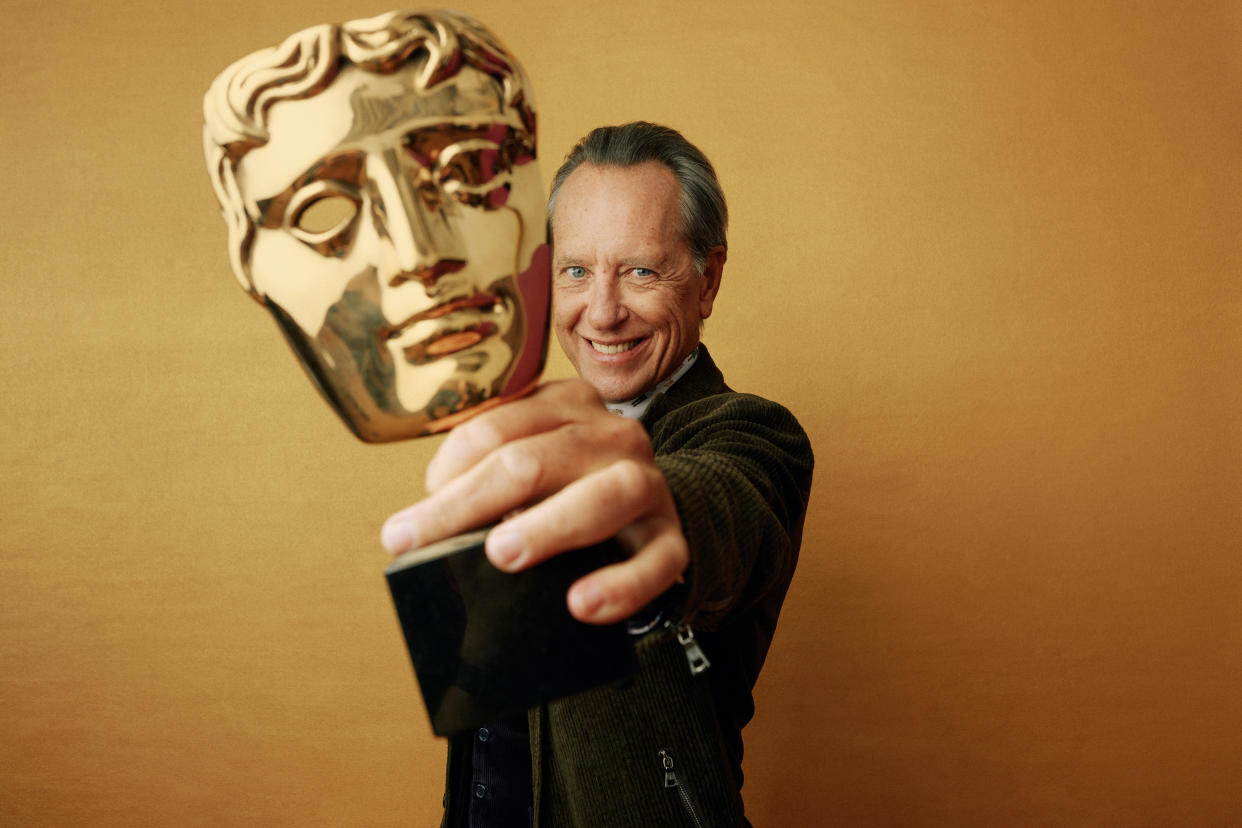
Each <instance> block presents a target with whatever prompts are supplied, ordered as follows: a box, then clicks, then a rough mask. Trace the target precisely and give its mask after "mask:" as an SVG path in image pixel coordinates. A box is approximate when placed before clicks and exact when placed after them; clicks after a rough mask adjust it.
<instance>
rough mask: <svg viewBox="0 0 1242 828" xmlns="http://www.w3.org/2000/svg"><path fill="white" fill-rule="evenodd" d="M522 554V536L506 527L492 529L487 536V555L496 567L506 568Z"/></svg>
mask: <svg viewBox="0 0 1242 828" xmlns="http://www.w3.org/2000/svg"><path fill="white" fill-rule="evenodd" d="M521 554H522V536H521V535H519V534H518V533H517V532H513V531H510V530H508V529H493V530H492V531H491V532H490V533H489V534H488V536H487V557H488V558H490V559H491V561H492V564H494V565H495V567H496V568H497V569H507V568H509V567H510V566H512V565H513V562H514V561H516V560H517V559H518V556H519V555H521Z"/></svg>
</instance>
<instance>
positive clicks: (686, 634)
mask: <svg viewBox="0 0 1242 828" xmlns="http://www.w3.org/2000/svg"><path fill="white" fill-rule="evenodd" d="M677 643H678V644H680V645H681V646H682V649H684V650H685V651H686V662H687V663H688V664H689V665H690V675H692V676H697V675H698V674H699V673H701V672H703V671H704V670H706V669H707V668H708V667H711V666H712V663H711V662H710V661H709V660H708V659H707V654H706V653H704V652H703V648H702V647H700V646H699V642H698V641H696V640H695V638H694V630H692V629H690V627H689V626H688V625H686V624H678V625H677Z"/></svg>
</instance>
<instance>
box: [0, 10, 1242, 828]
mask: <svg viewBox="0 0 1242 828" xmlns="http://www.w3.org/2000/svg"><path fill="white" fill-rule="evenodd" d="M619 5H620V4H619ZM624 5H626V6H628V8H626V9H625V10H624V11H623V10H606V9H603V8H596V7H595V6H594V5H593V4H584V3H570V2H564V1H563V0H548V1H546V2H539V1H536V0H532V1H531V2H524V3H511V2H501V0H478V2H468V3H463V5H462V7H463V8H465V9H466V10H468V11H471V12H473V13H475V14H476V15H478V16H479V17H481V18H483V19H484V20H486V21H487V22H489V23H490V24H491V25H492V26H493V27H494V28H495V29H496V30H497V31H498V32H499V33H500V35H501V37H502V38H503V39H504V40H505V41H506V42H508V43H509V44H510V45H511V46H512V47H513V48H514V49H515V50H516V51H517V52H518V53H519V54H520V55H521V56H522V57H523V59H524V62H525V64H526V67H527V69H528V71H529V73H530V74H531V76H532V78H533V80H534V83H535V87H536V90H537V97H538V102H539V104H540V113H541V124H542V127H543V128H542V131H541V134H540V151H541V154H542V157H543V164H544V174H545V176H550V175H551V172H552V170H553V168H554V167H555V165H556V163H557V162H558V160H559V159H560V158H561V157H562V156H563V154H564V153H565V151H566V150H567V149H568V147H569V145H570V144H571V142H572V141H573V139H575V138H576V137H577V136H579V135H580V134H582V133H583V132H585V131H586V130H587V129H589V128H590V127H592V126H594V125H597V124H599V123H615V122H619V121H622V120H628V119H632V118H638V117H643V118H648V119H652V120H658V121H665V122H668V123H671V124H674V125H676V126H678V127H680V128H682V129H683V130H684V131H685V132H686V133H687V135H688V136H689V137H690V138H691V139H693V140H695V141H696V142H699V143H700V144H701V145H702V146H703V147H704V149H705V150H706V151H707V153H708V154H709V155H710V156H711V157H712V158H713V159H715V160H716V161H717V162H718V165H719V170H720V174H721V177H722V178H723V181H724V185H725V187H726V190H727V192H728V194H729V196H730V200H731V205H732V209H733V216H734V221H733V230H732V234H731V242H732V244H731V254H730V259H729V265H728V267H727V269H726V272H725V282H724V288H723V292H722V296H721V299H720V301H719V303H718V306H717V313H716V315H715V316H714V317H713V318H712V320H711V321H710V323H709V325H708V330H707V341H708V342H709V343H710V345H711V347H712V348H713V352H714V353H715V355H716V357H717V359H718V361H719V362H720V363H721V364H722V365H723V366H724V368H725V371H726V374H727V376H728V377H729V379H730V380H731V381H732V383H733V384H734V385H735V386H736V387H738V388H741V389H745V390H750V391H755V392H758V393H762V394H765V395H768V396H771V397H774V398H777V399H780V400H782V401H784V402H785V403H786V404H788V405H789V406H790V407H791V408H792V409H793V410H794V411H795V413H797V414H798V416H799V417H800V418H801V419H802V421H803V423H804V424H805V425H806V427H807V429H808V431H809V432H810V434H811V437H812V440H813V442H814V444H815V448H816V454H817V458H818V470H817V480H816V488H815V493H814V497H813V500H812V504H811V513H810V517H809V520H808V524H807V534H806V543H805V545H804V550H803V560H802V564H801V567H800V571H799V574H798V578H797V580H796V582H795V584H794V587H793V589H792V591H791V593H790V596H789V601H788V603H787V608H786V612H785V615H784V618H783V620H782V625H781V629H780V631H779V634H778V637H777V640H776V643H775V645H774V649H773V651H772V656H771V659H770V663H769V667H768V669H767V671H766V672H765V674H764V676H763V678H762V680H761V682H760V685H759V688H758V700H759V709H760V712H759V715H758V717H757V719H756V721H755V722H754V724H753V725H752V726H751V727H750V728H749V729H748V731H747V757H746V770H747V781H746V787H745V794H746V798H747V802H748V805H749V812H750V814H751V817H752V819H753V820H754V821H755V822H756V824H757V825H759V826H801V825H861V826H884V825H1055V824H1077V825H1086V824H1092V825H1094V824H1114V825H1169V824H1199V825H1213V824H1224V823H1226V822H1229V821H1234V820H1236V819H1237V818H1238V817H1239V815H1240V814H1242V792H1240V789H1239V786H1238V779H1237V777H1238V771H1239V767H1242V703H1240V702H1239V696H1240V693H1239V687H1240V686H1242V656H1240V655H1239V653H1242V606H1240V605H1242V602H1240V601H1239V597H1240V595H1239V593H1240V588H1242V570H1240V567H1239V563H1238V557H1239V552H1240V551H1242V411H1240V408H1242V393H1240V392H1239V378H1240V376H1242V340H1240V336H1242V288H1240V286H1239V273H1240V272H1242V255H1240V254H1239V241H1240V240H1242V106H1240V103H1242V51H1240V50H1242V46H1240V45H1239V44H1242V12H1240V11H1239V6H1238V4H1237V3H1235V2H1229V1H1228V0H1222V2H1190V3H1181V2H1178V3H1174V2H1166V3H1156V2H1146V3H1145V2H1139V3H1089V4H1084V3H1079V2H1077V1H1076V0H1074V1H1073V2H1071V1H1070V0H1058V2H1051V3H1039V4H1031V3H1016V2H1015V3H996V2H973V3H972V2H935V3H925V2H919V1H918V0H884V1H883V2H876V1H875V0H824V2H819V3H814V4H812V3H804V2H801V0H770V1H769V2H764V3H752V2H738V1H736V0H734V1H731V2H713V3H708V2H694V3H689V2H676V0H674V2H669V0H641V2H636V3H630V4H624ZM811 6H814V7H815V9H816V10H814V11H807V10H806V9H807V8H810V7H811ZM386 8H387V7H386V6H383V5H375V4H373V3H366V4H364V3H361V2H351V1H350V0H341V2H328V1H327V0H302V2H296V3H295V2H292V1H291V0H281V1H280V2H273V3H254V4H247V3H241V2H238V0H219V1H218V2H213V3H188V2H175V3H172V4H168V3H164V2H155V0H132V1H131V2H106V1H105V2H98V3H87V2H85V0H72V1H71V2H68V3H46V2H33V0H5V2H4V5H3V11H4V19H5V27H6V36H5V38H4V41H3V45H2V46H0V58H2V65H3V66H4V67H5V82H4V84H3V85H2V91H0V96H2V97H0V101H2V102H3V113H4V117H3V125H2V126H0V136H2V145H0V149H2V152H0V174H2V175H0V180H2V181H3V183H4V188H5V192H6V197H5V198H4V199H3V202H2V204H0V211H2V212H0V216H2V218H3V223H2V225H0V226H2V227H3V245H2V250H3V268H4V271H3V272H4V278H3V281H2V282H0V320H2V322H3V326H2V328H0V336H2V337H3V351H2V356H0V365H2V366H3V373H2V374H0V383H2V385H0V389H2V390H3V400H4V402H3V411H4V418H5V419H4V424H5V428H4V436H3V438H2V439H0V452H2V453H0V469H2V471H0V486H2V491H0V493H2V495H3V519H0V548H2V551H3V556H2V559H0V567H2V570H0V769H2V770H0V780H3V781H0V823H2V824H5V825H19V824H20V825H67V824H87V825H132V824H170V825H171V824H178V825H182V824H186V825H206V824H212V825H251V824H299V825H431V824H434V823H435V822H436V821H437V820H438V818H439V812H440V785H441V777H442V752H443V748H442V744H441V743H440V742H439V741H437V740H435V739H434V738H433V737H432V736H431V734H430V731H429V729H428V727H427V725H426V724H425V721H424V719H423V713H422V711H421V708H420V702H419V699H418V696H417V691H416V689H415V685H414V681H413V678H412V674H411V671H410V668H409V666H408V664H407V662H406V657H405V654H404V651H403V649H402V645H401V643H400V639H399V634H398V631H397V627H396V623H395V620H394V619H393V617H392V614H391V610H390V608H389V605H388V598H387V594H386V592H385V590H384V586H383V581H382V578H381V569H382V566H383V564H384V560H385V558H384V556H383V554H382V552H381V550H380V547H379V543H378V539H377V538H378V535H377V533H378V527H379V525H380V522H381V521H382V519H383V518H384V517H385V516H386V515H387V514H388V513H389V512H390V511H392V510H394V509H396V508H398V507H400V506H402V505H405V504H406V503H408V502H410V501H412V500H413V499H415V498H417V497H418V496H420V494H421V493H422V469H423V468H424V466H425V463H426V461H427V459H428V457H429V455H430V452H431V451H432V450H433V448H434V445H435V443H434V441H431V442H420V443H416V444H415V443H410V444H405V445H396V446H387V447H374V446H366V445H363V444H361V443H358V442H357V441H355V440H354V438H353V437H351V436H350V435H349V434H348V432H346V430H345V429H344V427H343V426H342V425H340V423H338V422H337V421H336V420H335V418H334V416H333V415H332V414H331V413H330V412H329V410H328V408H327V407H326V406H324V405H323V404H322V403H321V402H320V401H319V400H318V399H317V397H316V396H315V395H314V392H313V391H312V389H311V386H310V385H309V383H307V382H306V380H305V379H304V378H303V377H302V375H301V372H300V371H299V370H298V368H297V367H296V365H295V362H294V360H293V358H292V356H291V354H290V353H288V351H287V349H286V347H285V346H284V344H283V343H282V342H281V341H280V338H279V335H278V334H277V332H276V329H275V327H274V325H272V324H271V322H270V321H269V320H268V318H267V317H266V315H265V314H263V313H262V312H261V310H260V309H259V308H258V307H257V306H255V305H252V304H251V303H250V302H249V301H248V300H247V299H246V298H245V296H244V295H243V294H242V293H241V291H240V290H239V289H238V288H237V286H236V285H235V283H234V282H233V279H232V277H231V275H230V274H229V272H228V267H227V260H226V257H225V251H224V227H223V224H222V223H221V222H220V220H219V218H218V214H217V212H216V208H215V205H214V202H213V199H212V196H211V192H210V188H209V186H208V182H207V178H206V174H205V173H204V170H203V163H202V161H201V153H200V149H199V124H200V114H199V105H200V99H201V95H202V93H203V91H204V90H205V88H206V86H207V84H208V82H209V81H210V80H211V78H212V77H213V76H214V75H215V73H216V72H217V71H219V70H220V69H222V68H223V67H224V66H225V65H226V64H227V63H229V62H231V61H232V60H233V59H235V58H237V57H239V56H241V55H242V54H244V53H246V52H249V51H251V50H253V49H256V48H259V47H262V46H265V45H270V44H272V43H275V42H277V41H278V40H279V39H281V38H283V37H284V36H285V35H286V34H288V33H290V32H292V31H293V30H295V29H298V28H301V27H303V26H306V25H311V24H314V23H319V22H326V21H330V20H344V19H349V18H352V17H360V16H369V15H372V14H376V13H379V12H381V11H385V10H386ZM566 372H567V368H566V364H565V363H564V361H563V360H559V359H558V361H556V362H555V363H554V365H553V370H552V371H551V374H552V375H553V376H563V375H565V374H566ZM1231 818H1232V819H1231Z"/></svg>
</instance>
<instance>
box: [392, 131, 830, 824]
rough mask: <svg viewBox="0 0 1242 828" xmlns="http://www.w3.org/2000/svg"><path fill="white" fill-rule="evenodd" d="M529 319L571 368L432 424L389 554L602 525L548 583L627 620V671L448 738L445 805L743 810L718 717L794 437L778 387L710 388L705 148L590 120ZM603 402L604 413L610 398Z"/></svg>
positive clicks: (731, 738)
mask: <svg viewBox="0 0 1242 828" xmlns="http://www.w3.org/2000/svg"><path fill="white" fill-rule="evenodd" d="M548 216H549V222H550V226H551V229H552V242H553V268H552V269H553V274H552V286H553V287H552V291H553V327H554V328H555V330H556V333H557V337H558V340H559V342H560V345H561V347H562V348H563V349H564V351H565V353H566V354H567V355H568V357H569V359H570V361H571V362H572V363H573V365H574V367H575V368H576V369H577V371H578V373H579V374H580V376H581V379H578V380H571V381H566V382H559V383H549V384H545V385H543V386H541V387H540V388H538V389H537V390H536V391H535V392H534V393H533V394H531V395H530V396H528V397H525V398H523V399H520V400H516V401H514V402H510V403H507V404H506V405H504V406H503V407H501V408H497V409H495V410H492V411H488V412H485V413H483V414H481V415H479V416H478V417H475V418H472V419H471V420H469V421H467V422H465V423H463V424H462V425H460V426H458V427H457V428H455V429H454V430H453V431H452V432H451V433H450V434H449V436H448V438H447V439H446V440H445V442H444V444H443V445H442V446H441V448H440V450H439V451H438V452H437V455H436V457H435V458H434V460H433V461H432V463H431V465H430V466H429V467H428V471H427V484H428V490H429V491H430V492H431V494H430V496H429V497H428V498H427V499H426V500H424V501H422V502H420V503H417V504H415V505H414V506H411V507H409V508H408V509H405V510H402V511H401V512H399V513H397V514H395V515H393V516H392V517H391V518H389V520H388V521H387V523H386V524H385V526H384V529H383V540H384V544H385V546H386V547H387V548H388V549H389V551H390V552H392V553H394V554H396V553H400V552H403V551H405V550H406V549H409V548H411V547H413V546H418V545H421V544H426V543H430V542H432V541H435V540H439V539H441V538H444V537H448V536H450V535H453V534H456V533H458V532H461V531H465V530H467V529H470V528H473V527H476V526H479V525H483V524H486V523H488V522H493V521H500V523H499V525H498V526H497V527H496V528H495V529H493V530H492V532H491V533H490V534H489V536H488V538H487V542H486V549H487V554H488V557H489V558H490V560H491V561H492V562H493V563H494V564H495V565H496V566H497V567H499V568H501V569H504V570H518V569H523V568H526V567H530V566H534V565H537V564H538V563H539V562H540V561H543V560H546V559H548V558H549V557H551V556H553V555H556V554H560V553H562V552H565V551H568V550H573V549H576V548H579V547H582V546H585V545H587V544H591V543H595V542H599V541H603V540H606V539H608V538H613V537H615V538H617V539H618V540H619V541H620V542H621V544H622V545H623V546H624V547H625V548H626V549H627V550H628V552H629V553H630V557H629V558H628V559H626V560H624V561H622V562H620V563H617V564H613V565H611V566H608V567H605V568H603V569H600V570H598V571H596V572H593V573H591V574H588V575H586V576H585V577H583V578H582V579H580V580H579V581H578V582H577V583H575V584H574V585H573V586H572V587H571V588H570V591H569V594H568V596H567V598H566V600H567V601H568V604H569V608H570V611H571V613H572V614H573V615H574V616H575V617H577V618H579V619H580V620H583V621H586V622H589V623H612V622H615V621H620V620H627V621H628V624H629V627H630V630H631V634H632V635H633V636H634V642H635V649H636V651H637V653H638V657H639V673H638V676H637V677H636V678H635V680H634V681H632V682H630V683H628V684H626V685H624V686H605V687H601V688H597V689H595V690H590V691H587V692H585V693H581V694H578V695H576V696H572V697H569V698H566V699H561V700H558V701H553V702H549V703H547V704H544V705H541V706H540V707H538V708H535V709H533V710H531V711H529V712H528V715H527V716H526V717H525V719H524V720H519V721H513V722H502V723H498V726H497V727H495V728H486V729H484V730H482V731H479V732H478V733H476V734H468V735H466V736H463V737H459V738H456V739H455V740H454V741H453V742H452V743H451V744H450V758H449V780H448V790H447V795H446V806H447V811H446V813H445V824H446V825H451V826H457V825H471V826H482V825H490V826H497V825H504V826H508V825H528V824H534V825H539V826H544V825H548V826H562V825H573V826H636V827H637V826H644V827H645V826H653V825H659V826H671V825H712V826H716V825H729V826H732V825H745V824H747V822H746V820H745V817H744V814H743V807H742V800H741V793H740V792H741V785H742V772H741V763H742V738H741V731H742V728H743V727H744V726H745V724H746V723H747V722H748V721H749V720H750V718H751V716H752V715H753V713H754V704H753V700H752V695H751V691H752V688H753V687H754V683H755V680H756V679H757V678H758V675H759V671H760V669H761V668H762V666H763V662H764V658H765V656H766V655H767V651H768V646H769V644H770V643H771V640H772V636H773V634H774V632H775V628H776V622H777V616H778V614H779V612H780V608H781V604H782V602H783V600H784V597H785V593H786V590H787V588H788V586H789V582H790V578H791V577H792V575H793V570H794V565H795V563H796V561H797V555H798V548H799V545H800V542H801V535H802V523H803V518H804V515H805V511H806V505H807V498H808V496H809V491H810V485H811V473H812V467H813V459H812V455H811V447H810V444H809V442H808V440H807V437H806V434H805V433H804V432H803V430H802V428H801V427H800V426H799V425H798V423H797V421H796V420H795V419H794V417H793V416H792V415H791V414H790V413H789V412H788V411H787V410H786V409H785V408H783V407H782V406H780V405H778V404H776V403H774V402H770V401H768V400H764V399H762V398H759V397H755V396H752V395H748V394H740V393H736V392H734V391H732V389H730V388H729V387H728V386H727V385H726V384H725V382H724V378H723V376H722V374H721V372H720V370H719V369H718V368H717V367H716V366H715V364H714V363H713V362H712V359H711V356H710V355H709V354H708V352H707V349H706V348H705V347H704V346H703V345H701V344H700V341H699V340H700V331H701V326H702V323H703V320H705V319H706V318H707V317H708V316H709V315H710V314H711V312H712V308H713V305H714V303H715V300H716V296H717V293H718V291H719V289H720V286H721V279H722V274H723V270H724V264H725V259H726V251H727V247H726V239H725V229H726V225H727V211H726V208H725V200H724V196H723V193H722V192H721V189H720V186H719V184H718V182H717V179H716V175H715V172H714V170H713V169H712V166H711V164H710V163H709V162H708V160H707V158H706V157H704V156H703V154H702V153H701V152H700V151H699V150H698V149H697V148H696V147H694V146H693V145H692V144H690V143H689V142H688V141H686V140H685V138H684V137H682V136H681V134H679V133H678V132H676V131H674V130H672V129H668V128H666V127H661V126H657V125H653V124H647V123H631V124H626V125H624V126H618V127H604V128H601V129H597V130H595V131H593V132H591V133H590V134H589V135H588V136H587V137H586V138H584V139H583V140H582V141H581V142H580V143H579V144H578V145H577V146H576V147H575V148H574V149H573V151H572V152H571V153H570V155H569V157H568V158H567V160H566V162H565V164H564V165H563V166H562V167H561V169H560V171H559V172H558V173H557V175H556V177H555V179H554V181H553V187H552V196H551V199H550V201H549V204H548ZM617 415H621V416H617Z"/></svg>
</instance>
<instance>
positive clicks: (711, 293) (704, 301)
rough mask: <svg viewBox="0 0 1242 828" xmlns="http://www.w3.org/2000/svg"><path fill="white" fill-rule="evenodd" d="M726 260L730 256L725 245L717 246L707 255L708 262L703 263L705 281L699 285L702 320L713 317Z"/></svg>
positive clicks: (700, 315)
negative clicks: (713, 308)
mask: <svg viewBox="0 0 1242 828" xmlns="http://www.w3.org/2000/svg"><path fill="white" fill-rule="evenodd" d="M726 258H728V255H727V252H726V251H725V248H724V245H717V246H716V247H713V248H712V249H711V251H710V252H709V253H708V254H707V260H706V261H705V262H704V263H703V281H702V282H700V283H699V318H700V319H706V318H707V317H709V316H711V315H712V306H713V305H714V304H715V302H716V294H717V293H719V292H720V277H721V275H722V274H723V273H724V265H725V259H726Z"/></svg>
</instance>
